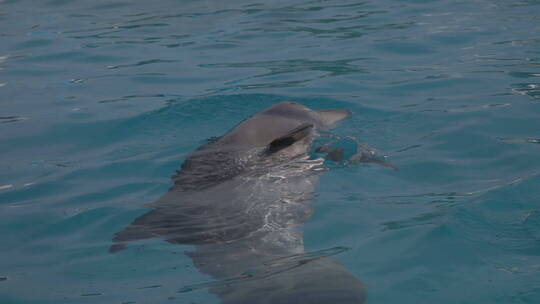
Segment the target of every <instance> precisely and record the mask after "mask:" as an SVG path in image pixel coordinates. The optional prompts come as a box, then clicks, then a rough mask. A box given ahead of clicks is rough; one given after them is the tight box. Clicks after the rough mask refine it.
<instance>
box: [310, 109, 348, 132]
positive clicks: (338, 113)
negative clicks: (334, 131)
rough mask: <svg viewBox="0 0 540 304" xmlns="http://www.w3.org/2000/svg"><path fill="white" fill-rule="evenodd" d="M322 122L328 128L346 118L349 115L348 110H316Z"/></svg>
mask: <svg viewBox="0 0 540 304" xmlns="http://www.w3.org/2000/svg"><path fill="white" fill-rule="evenodd" d="M316 112H317V113H319V116H320V117H321V120H322V122H323V123H324V125H325V126H326V127H328V128H330V127H332V126H333V125H334V124H335V123H336V122H338V121H340V120H343V119H345V118H347V117H348V116H349V115H351V111H349V110H330V109H329V110H317V111H316Z"/></svg>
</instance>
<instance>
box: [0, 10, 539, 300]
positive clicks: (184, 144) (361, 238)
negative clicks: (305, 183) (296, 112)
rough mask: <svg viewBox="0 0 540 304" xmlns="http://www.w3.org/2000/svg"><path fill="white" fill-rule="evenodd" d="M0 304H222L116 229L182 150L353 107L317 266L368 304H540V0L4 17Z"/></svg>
mask: <svg viewBox="0 0 540 304" xmlns="http://www.w3.org/2000/svg"><path fill="white" fill-rule="evenodd" d="M0 25H1V27H0V39H1V41H2V43H0V151H1V153H0V168H1V170H0V231H1V237H0V240H1V242H2V247H1V249H2V259H0V302H2V303H190V302H195V303H217V299H216V298H215V297H214V296H213V295H211V294H209V293H208V292H207V291H206V289H204V288H201V289H197V290H194V291H191V292H186V293H178V291H179V290H182V288H184V287H185V286H192V285H194V284H199V283H201V282H207V281H208V280H209V278H208V277H206V276H205V275H203V274H201V273H199V272H198V271H197V269H196V268H195V267H194V266H193V265H192V262H191V260H190V259H189V258H188V257H186V256H185V255H184V254H183V252H184V251H186V250H189V247H188V246H179V245H174V244H168V243H166V242H163V241H160V240H157V239H154V240H149V241H145V242H141V243H138V244H137V245H136V246H133V247H131V248H130V249H129V250H126V251H124V252H122V253H121V254H115V255H112V254H109V253H108V252H107V249H108V247H109V246H110V244H111V238H112V235H113V233H114V232H116V231H118V230H121V229H122V228H123V227H125V226H126V225H127V224H128V223H130V222H131V221H132V220H133V219H134V218H136V217H137V216H139V215H140V214H142V213H144V210H143V209H141V206H142V205H143V204H144V203H147V202H151V201H153V200H155V199H156V198H157V197H159V196H160V195H161V194H162V193H164V192H165V191H167V189H168V187H169V186H170V183H171V181H170V179H169V177H170V176H171V175H172V174H173V173H174V171H175V170H177V169H178V168H179V166H180V164H181V162H182V160H183V159H185V157H186V154H187V153H189V152H190V151H192V150H194V149H195V148H196V147H197V146H199V145H201V144H203V143H205V142H206V139H208V138H210V137H212V136H218V135H221V134H223V133H224V132H226V131H227V130H228V129H230V128H231V127H233V126H234V125H235V124H236V123H237V122H239V121H240V120H242V119H244V118H246V117H247V116H249V115H250V114H253V113H254V112H257V111H259V110H260V109H262V108H264V107H266V106H269V105H271V104H274V103H276V102H279V101H282V100H295V101H298V102H301V103H303V104H306V105H308V106H310V107H313V108H348V109H350V110H351V111H352V112H353V116H352V117H351V118H350V119H349V120H348V121H345V122H343V123H341V124H340V125H339V127H338V128H337V129H336V130H335V133H336V134H340V135H343V136H345V135H351V136H355V137H357V138H359V139H360V140H361V141H362V142H364V143H366V144H368V145H370V146H372V147H376V148H377V149H378V150H380V151H381V152H382V153H383V154H387V155H389V160H390V161H391V162H392V163H394V164H395V165H396V166H398V167H399V169H400V170H399V171H394V170H389V169H388V168H385V167H382V166H377V165H373V164H364V165H356V166H337V167H336V168H333V169H331V170H329V171H328V172H326V173H325V175H324V176H323V177H322V180H321V183H320V184H319V186H318V188H317V190H316V191H317V192H316V199H315V201H314V202H313V204H314V208H315V215H314V216H313V217H312V218H311V219H310V221H309V222H308V223H307V225H306V227H305V229H304V233H305V242H306V250H308V251H312V252H318V251H320V250H323V251H324V250H328V249H330V248H342V247H343V248H350V249H349V250H346V251H344V252H341V253H339V254H337V255H336V256H335V258H337V259H339V260H340V261H341V262H342V263H343V264H344V265H345V266H346V267H347V269H349V271H350V272H351V273H353V274H354V275H355V276H357V277H358V278H359V279H361V280H362V281H363V282H365V283H366V285H367V286H368V290H369V301H368V303H396V302H398V301H399V302H400V303H537V302H539V301H540V288H539V286H540V207H539V206H540V205H539V201H540V187H539V186H538V185H539V184H540V160H539V157H538V155H540V145H539V142H540V114H539V113H540V2H539V1H535V0H511V1H498V0H472V1H457V0H455V1H450V0H449V1H429V0H416V1H412V0H411V1H390V0H381V1H364V2H359V1H345V0H335V1H296V0H292V1H291V0H288V1H280V0H276V1H266V2H254V1H238V0H234V1H204V0H203V1H188V0H183V1H178V0H175V1H173V0H168V1H159V3H155V2H148V1H116V0H115V1H74V0H73V1H69V0H63V1H62V0H55V1H38V2H36V1H24V0H3V1H0Z"/></svg>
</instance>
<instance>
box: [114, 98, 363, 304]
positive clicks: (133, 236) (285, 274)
mask: <svg viewBox="0 0 540 304" xmlns="http://www.w3.org/2000/svg"><path fill="white" fill-rule="evenodd" d="M348 115H349V111H347V110H319V111H315V110H312V109H309V108H307V107H305V106H303V105H301V104H298V103H294V102H282V103H279V104H276V105H274V106H271V107H269V108H267V109H265V110H263V111H261V112H259V113H257V114H255V115H253V116H252V117H250V118H248V119H247V120H245V121H243V122H241V123H240V124H238V125H237V126H236V127H235V128H233V129H232V130H231V131H230V132H229V133H227V134H225V135H224V136H223V137H221V138H218V139H216V140H214V141H212V142H210V143H208V144H206V145H204V146H202V147H200V148H199V149H197V150H196V151H195V152H193V153H192V154H191V155H190V156H189V157H188V158H187V160H186V161H185V162H184V163H183V165H182V169H181V170H180V171H178V173H177V175H175V176H174V177H173V180H174V186H172V187H171V189H170V190H169V191H168V192H167V193H166V194H165V195H163V196H162V197H161V198H160V199H158V200H157V201H156V202H153V203H150V204H148V205H147V207H150V208H153V210H151V211H149V212H148V213H146V214H144V215H142V216H140V217H139V218H137V219H135V220H134V221H133V222H132V223H131V224H130V225H129V226H128V227H127V228H125V229H124V230H123V231H120V232H117V233H116V234H115V236H114V238H113V242H114V244H113V246H111V248H110V251H111V252H116V251H119V250H121V249H123V248H125V246H126V243H127V242H129V241H135V240H141V239H146V238H152V237H162V238H164V239H165V240H167V241H168V242H171V243H178V244H191V245H194V251H192V252H190V253H188V255H189V256H190V257H191V258H192V259H193V262H194V264H195V265H196V266H197V268H198V269H199V270H200V271H202V272H204V273H206V274H208V275H210V276H212V277H213V278H215V279H216V280H218V282H220V281H221V282H226V284H213V285H212V284H211V285H209V286H208V287H210V292H212V293H214V294H216V295H218V296H219V297H220V299H221V302H222V303H226V304H240V303H253V304H259V303H283V304H285V303H291V304H292V303H362V302H363V301H364V299H365V297H366V293H365V288H364V285H363V284H362V283H361V282H360V281H359V280H357V279H356V278H355V277H354V276H352V275H351V274H350V273H349V272H347V271H346V270H345V269H344V267H343V266H341V265H340V264H339V263H338V262H337V261H335V260H334V259H332V258H330V257H328V256H329V255H331V254H332V253H328V252H322V253H317V254H309V253H305V252H304V246H303V234H302V231H301V226H302V224H303V223H304V222H305V221H306V220H307V218H308V217H309V216H310V215H311V213H312V209H311V208H310V206H309V202H310V200H311V198H312V195H313V191H314V186H315V184H316V183H317V181H318V178H319V173H320V172H321V171H322V170H324V168H323V166H322V165H323V160H322V159H310V158H309V156H308V153H309V151H310V147H311V144H312V142H313V139H314V138H316V137H317V136H318V135H319V134H318V132H317V130H324V129H328V128H330V127H331V126H332V125H334V124H335V123H336V122H337V121H340V120H342V119H344V118H346V117H347V116H348Z"/></svg>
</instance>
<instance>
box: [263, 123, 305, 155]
mask: <svg viewBox="0 0 540 304" xmlns="http://www.w3.org/2000/svg"><path fill="white" fill-rule="evenodd" d="M312 129H313V124H311V123H307V122H306V123H303V124H301V125H300V126H298V127H296V128H294V129H293V130H291V131H290V132H288V133H287V134H285V135H283V136H281V137H279V138H276V139H274V140H273V141H272V142H271V143H270V144H268V146H267V147H266V153H267V154H272V153H275V152H278V151H280V150H282V149H285V148H287V147H288V146H290V145H292V144H294V143H295V142H297V141H299V140H301V139H302V138H304V137H306V136H307V135H308V134H309V133H310V132H311V130H312Z"/></svg>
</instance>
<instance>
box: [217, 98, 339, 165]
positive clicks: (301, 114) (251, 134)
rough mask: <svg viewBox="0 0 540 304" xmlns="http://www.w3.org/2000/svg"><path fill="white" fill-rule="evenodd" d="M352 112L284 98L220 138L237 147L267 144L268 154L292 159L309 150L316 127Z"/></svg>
mask: <svg viewBox="0 0 540 304" xmlns="http://www.w3.org/2000/svg"><path fill="white" fill-rule="evenodd" d="M349 115H350V112H349V111H348V110H336V109H332V110H313V109H310V108H308V107H306V106H304V105H302V104H299V103H296V102H291V101H287V102H281V103H278V104H275V105H273V106H271V107H269V108H266V109H264V110H262V111H261V112H258V113H256V114H255V115H253V116H251V117H250V118H248V119H246V120H244V121H243V122H241V123H240V124H238V125H237V126H236V127H235V128H233V129H232V130H231V131H230V132H229V133H228V134H226V135H225V136H223V137H222V138H221V139H220V140H219V142H220V143H221V144H223V145H227V146H228V145H230V146H231V147H234V148H235V149H254V148H264V152H265V153H264V155H266V156H272V157H278V158H279V159H290V158H294V157H297V156H299V155H303V154H307V153H308V151H309V149H310V146H311V143H312V141H313V139H314V138H315V137H317V136H318V133H317V130H325V129H329V128H331V127H332V126H333V125H334V124H335V123H336V122H338V121H340V120H343V119H345V118H346V117H348V116H349Z"/></svg>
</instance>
